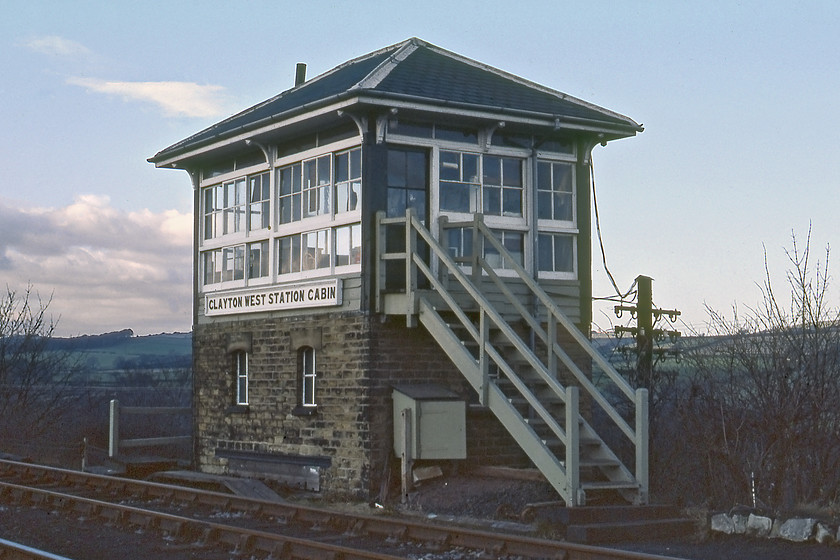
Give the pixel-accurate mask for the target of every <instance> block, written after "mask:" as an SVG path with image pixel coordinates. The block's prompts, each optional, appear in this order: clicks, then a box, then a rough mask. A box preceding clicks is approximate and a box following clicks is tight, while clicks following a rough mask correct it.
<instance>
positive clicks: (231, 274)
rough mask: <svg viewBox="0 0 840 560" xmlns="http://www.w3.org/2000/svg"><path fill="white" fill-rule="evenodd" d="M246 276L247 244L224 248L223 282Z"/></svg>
mask: <svg viewBox="0 0 840 560" xmlns="http://www.w3.org/2000/svg"><path fill="white" fill-rule="evenodd" d="M243 278H245V245H234V246H233V247H225V248H224V249H222V282H230V281H232V280H242V279H243Z"/></svg>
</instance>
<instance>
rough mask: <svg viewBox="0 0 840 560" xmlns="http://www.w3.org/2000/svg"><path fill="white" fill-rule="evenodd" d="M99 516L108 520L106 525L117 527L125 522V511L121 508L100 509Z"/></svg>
mask: <svg viewBox="0 0 840 560" xmlns="http://www.w3.org/2000/svg"><path fill="white" fill-rule="evenodd" d="M99 517H100V518H101V519H104V520H105V521H106V522H107V523H106V525H110V526H114V527H115V526H118V525H121V524H122V523H124V520H125V512H124V511H123V510H121V509H114V508H102V509H101V510H99Z"/></svg>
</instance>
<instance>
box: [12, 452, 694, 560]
mask: <svg viewBox="0 0 840 560" xmlns="http://www.w3.org/2000/svg"><path fill="white" fill-rule="evenodd" d="M0 477H15V478H18V479H22V480H21V481H20V482H22V483H23V484H29V483H30V482H32V483H33V484H43V485H51V486H54V485H57V484H64V485H71V486H76V487H79V488H89V489H95V490H102V491H107V492H110V493H111V494H114V495H120V496H121V497H125V496H134V497H138V498H147V499H165V500H170V501H172V502H176V503H181V504H189V505H190V506H198V505H202V506H207V507H211V508H214V509H217V510H220V511H225V512H243V513H249V514H252V515H262V516H268V517H274V518H276V519H278V520H280V521H281V523H285V524H292V523H295V524H302V525H309V526H312V527H319V528H329V529H330V530H332V531H335V532H340V533H345V534H348V535H368V536H372V537H377V538H381V539H383V540H386V541H390V542H395V541H416V542H419V543H423V544H426V545H428V546H430V547H433V548H435V549H440V548H442V547H464V548H469V549H475V550H484V551H487V552H488V553H491V554H493V555H495V556H499V555H512V556H522V557H526V558H562V559H564V560H594V559H603V560H679V559H676V558H673V557H666V556H658V555H651V554H646V553H639V552H632V551H622V550H617V549H612V548H604V547H597V546H591V545H582V544H575V543H569V542H565V541H553V540H547V539H539V538H534V537H528V536H522V535H515V534H508V533H502V532H498V531H496V532H489V531H481V530H476V529H471V528H466V527H460V526H453V525H442V524H437V523H430V522H427V521H416V520H408V519H405V518H399V517H386V516H384V515H380V516H377V515H363V514H350V513H343V512H337V511H334V510H329V509H323V508H315V507H310V506H303V505H298V504H294V503H290V502H276V501H269V500H259V499H253V498H245V497H242V496H235V495H232V494H224V493H221V492H213V491H208V490H199V489H194V488H189V487H183V486H175V485H169V484H160V483H154V482H146V481H139V480H133V479H125V478H117V477H112V476H104V475H96V474H92V473H85V472H81V471H72V470H67V469H59V468H55V467H47V466H43V465H35V464H31V463H20V462H14V461H2V460H0ZM0 484H2V486H0V488H2V487H3V486H6V485H8V486H10V487H12V488H14V490H12V491H13V492H18V493H21V492H25V491H26V489H30V490H36V489H35V488H32V487H29V486H22V485H17V484H11V483H0ZM39 491H40V492H48V491H47V490H39ZM5 493H8V492H7V491H4V492H0V498H2V497H3V495H4V494H5ZM52 494H55V495H58V496H61V498H60V499H62V500H71V499H78V500H80V502H79V503H80V504H84V503H88V502H85V501H84V500H89V499H87V498H76V497H74V496H70V495H65V494H59V493H57V492H52ZM45 495H49V494H45ZM36 499H38V498H36ZM89 502H91V503H95V504H97V505H96V506H95V508H94V510H95V511H99V510H102V511H104V510H105V508H107V507H108V506H107V504H109V503H110V502H98V501H97V500H89ZM115 505H118V506H119V508H127V509H126V511H129V510H131V509H132V508H131V506H124V505H119V504H115ZM79 507H88V506H79ZM133 509H136V510H138V512H137V515H143V514H146V515H148V514H150V513H151V512H149V511H148V510H140V509H139V508H133ZM139 512H143V513H142V514H141V513H139ZM101 515H112V514H108V513H103V514H101ZM162 515H164V516H165V515H167V514H162ZM172 517H174V518H176V519H184V520H187V521H190V522H193V521H195V520H194V519H192V518H178V516H172ZM129 518H130V516H129ZM162 519H166V518H165V517H162ZM173 522H174V521H173ZM164 523H168V522H164ZM205 523H209V522H205ZM210 525H214V526H217V527H216V529H214V530H213V531H219V532H220V533H219V534H221V531H222V530H223V528H224V527H228V526H226V525H221V524H212V523H210ZM213 531H211V532H213ZM306 542H310V541H306ZM232 544H236V543H232ZM347 558H352V557H351V556H348V557H347ZM385 558H393V557H390V556H386V557H385Z"/></svg>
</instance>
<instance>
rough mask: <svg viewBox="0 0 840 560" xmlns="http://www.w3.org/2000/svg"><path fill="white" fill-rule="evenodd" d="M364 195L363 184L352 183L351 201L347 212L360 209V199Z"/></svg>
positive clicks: (348, 203)
mask: <svg viewBox="0 0 840 560" xmlns="http://www.w3.org/2000/svg"><path fill="white" fill-rule="evenodd" d="M361 195H362V184H361V183H360V182H358V181H353V182H351V183H350V200H349V201H348V202H347V210H356V209H357V208H359V198H360V197H361Z"/></svg>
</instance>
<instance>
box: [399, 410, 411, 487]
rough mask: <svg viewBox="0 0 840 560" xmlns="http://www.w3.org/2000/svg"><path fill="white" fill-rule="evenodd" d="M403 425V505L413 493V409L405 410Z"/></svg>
mask: <svg viewBox="0 0 840 560" xmlns="http://www.w3.org/2000/svg"><path fill="white" fill-rule="evenodd" d="M400 417H401V418H402V423H403V441H402V444H403V445H402V468H401V470H400V475H401V478H402V503H406V502H407V501H408V493H409V492H410V491H411V488H412V483H411V466H412V463H413V462H414V461H413V458H412V456H411V409H410V408H404V409H403V410H402V412H401V413H400Z"/></svg>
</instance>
